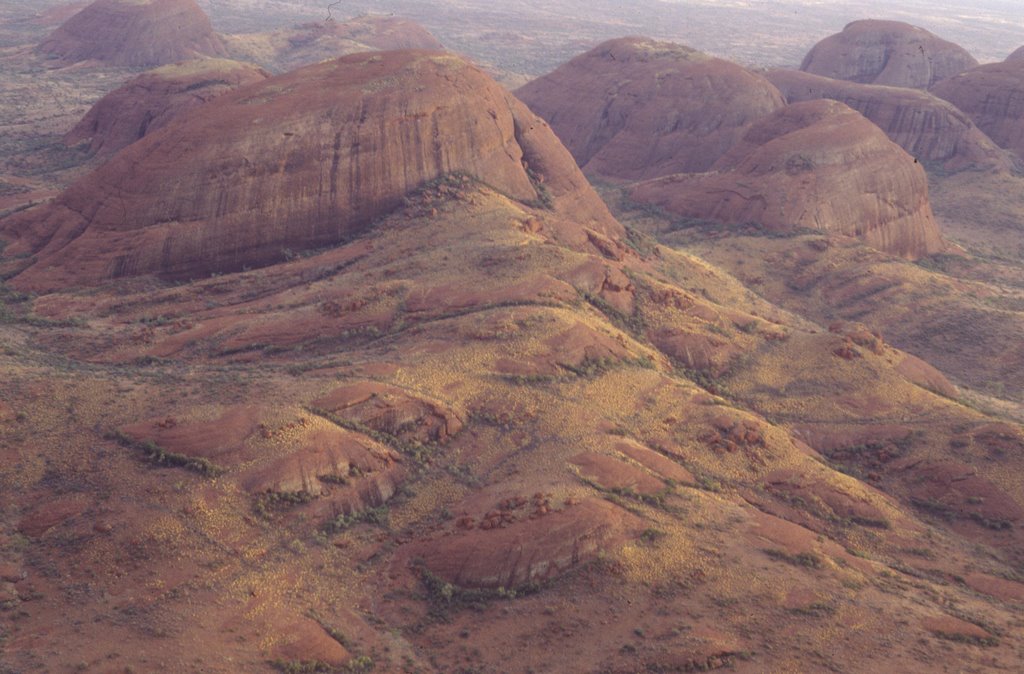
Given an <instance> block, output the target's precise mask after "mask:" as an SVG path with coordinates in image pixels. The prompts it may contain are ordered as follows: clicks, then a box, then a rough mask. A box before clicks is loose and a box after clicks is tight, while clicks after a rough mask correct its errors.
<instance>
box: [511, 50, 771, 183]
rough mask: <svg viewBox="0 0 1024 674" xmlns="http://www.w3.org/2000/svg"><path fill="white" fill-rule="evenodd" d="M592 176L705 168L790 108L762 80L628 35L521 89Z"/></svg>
mask: <svg viewBox="0 0 1024 674" xmlns="http://www.w3.org/2000/svg"><path fill="white" fill-rule="evenodd" d="M516 95H517V96H519V97H520V98H521V99H522V100H523V101H524V102H525V103H526V104H527V105H529V106H530V109H531V110H533V111H534V112H536V113H537V114H539V115H540V116H541V117H543V118H544V119H546V120H548V122H549V123H550V124H551V128H552V129H554V131H555V133H556V134H558V137H559V138H560V139H561V140H562V142H563V143H565V145H566V147H567V148H569V151H570V152H572V154H573V156H574V157H575V158H576V161H577V162H578V163H579V165H580V166H582V167H583V170H584V171H585V172H587V173H588V174H594V175H600V176H606V177H613V178H622V179H626V180H642V179H647V178H654V177H658V176H663V175H668V174H671V173H686V172H694V171H704V170H707V169H708V168H710V167H711V165H712V164H714V162H715V161H716V160H717V159H718V158H719V157H720V156H722V155H723V154H724V153H725V152H726V151H727V150H728V149H729V148H730V147H731V146H732V145H733V143H734V142H735V141H736V140H738V139H739V138H740V137H741V136H742V135H743V132H744V131H745V130H746V129H747V127H748V126H749V125H750V124H751V123H753V122H754V121H755V120H757V119H759V118H761V117H763V116H764V115H767V114H769V113H771V112H774V111H776V110H778V109H780V108H781V107H782V106H783V105H784V101H783V99H782V96H781V94H779V92H778V91H777V90H776V89H775V87H774V86H772V84H771V83H770V82H768V81H767V80H765V79H764V78H763V77H761V76H760V75H755V74H754V73H751V72H749V71H747V70H745V69H743V68H742V67H740V66H738V65H736V64H734V63H730V62H729V61H724V60H722V59H717V58H712V57H710V56H708V55H706V54H703V53H701V52H699V51H695V50H693V49H690V48H689V47H684V46H682V45H677V44H672V43H669V42H655V41H653V40H649V39H645V38H635V37H631V38H622V39H618V40H611V41H609V42H605V43H603V44H601V45H599V46H598V47H596V48H594V49H593V50H591V51H589V52H587V53H585V54H582V55H580V56H577V57H576V58H574V59H572V60H571V61H569V62H568V63H566V64H564V65H562V66H561V67H559V68H557V69H556V70H555V71H554V72H551V73H549V74H548V75H545V76H543V77H540V78H538V79H536V80H534V81H533V82H530V83H528V84H527V85H525V86H524V87H522V88H520V89H518V90H517V91H516Z"/></svg>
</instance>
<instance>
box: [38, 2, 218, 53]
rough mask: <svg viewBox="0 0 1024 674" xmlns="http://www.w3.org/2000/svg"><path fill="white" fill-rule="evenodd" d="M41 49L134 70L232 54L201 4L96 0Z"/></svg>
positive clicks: (69, 20) (62, 27)
mask: <svg viewBox="0 0 1024 674" xmlns="http://www.w3.org/2000/svg"><path fill="white" fill-rule="evenodd" d="M37 49H38V51H39V52H40V53H42V54H47V55H49V56H52V57H54V58H57V59H59V60H60V61H61V62H63V63H67V64H70V63H77V62H79V61H87V60H96V61H102V62H104V63H109V64H111V65H118V66H128V67H133V68H150V67H153V66H159V65H165V64H168V63H175V62H177V61H185V60H187V59H193V58H197V57H202V56H225V55H226V52H225V50H224V44H223V42H222V41H221V39H220V37H219V36H218V35H217V34H216V33H214V32H213V27H212V26H211V25H210V19H209V18H208V17H207V16H206V14H205V13H204V12H203V10H202V9H200V7H199V5H197V4H196V3H195V0H96V2H94V3H92V4H91V5H89V6H88V7H86V8H85V9H83V10H82V11H81V12H78V13H77V14H75V15H73V16H72V17H71V18H69V19H68V20H67V21H66V22H64V23H63V24H61V26H60V27H59V28H57V30H55V31H54V32H53V33H52V34H51V35H50V37H48V38H47V39H46V40H44V41H43V42H42V43H40V45H39V47H38V48H37Z"/></svg>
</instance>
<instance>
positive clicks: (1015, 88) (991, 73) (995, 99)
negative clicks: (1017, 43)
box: [932, 59, 1024, 157]
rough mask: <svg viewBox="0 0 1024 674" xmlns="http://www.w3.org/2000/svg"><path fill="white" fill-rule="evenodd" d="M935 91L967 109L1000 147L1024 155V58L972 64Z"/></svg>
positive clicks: (969, 114)
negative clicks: (972, 65)
mask: <svg viewBox="0 0 1024 674" xmlns="http://www.w3.org/2000/svg"><path fill="white" fill-rule="evenodd" d="M932 93H933V94H935V95H936V96H938V97H939V98H942V99H945V100H947V101H949V102H950V103H952V104H953V105H955V106H956V107H958V108H959V109H961V110H963V111H964V112H965V113H967V115H968V116H969V117H970V118H971V120H972V121H973V122H974V123H975V124H977V125H978V128H979V129H981V130H982V131H984V132H985V133H986V134H988V136H989V138H991V139H992V140H994V141H995V142H996V143H998V144H999V146H1000V147H1003V148H1006V149H1007V150H1012V151H1013V152H1015V153H1016V154H1017V156H1019V157H1024V59H1014V60H1006V61H1004V62H1002V63H986V64H985V65H983V66H978V67H977V68H971V69H970V70H968V71H966V72H962V73H960V74H959V75H956V76H955V77H951V78H949V79H948V80H945V81H943V82H940V83H939V84H937V85H935V87H933V88H932Z"/></svg>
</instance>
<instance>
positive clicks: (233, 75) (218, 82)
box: [64, 59, 269, 157]
mask: <svg viewBox="0 0 1024 674" xmlns="http://www.w3.org/2000/svg"><path fill="white" fill-rule="evenodd" d="M267 77H269V75H268V74H267V73H266V72H265V71H264V70H262V69H261V68H258V67H257V66H254V65H251V64H249V63H240V62H238V61H229V60H226V59H193V60H191V61H185V62H183V63H176V64H172V65H167V66H161V67H159V68H155V69H153V70H150V71H148V72H145V73H143V74H141V75H139V76H138V77H136V78H134V79H132V80H130V81H129V82H128V83H127V84H125V85H124V86H122V87H119V88H117V89H115V90H114V91H112V92H110V93H109V94H107V95H106V96H104V97H103V98H101V99H100V100H99V101H97V102H96V104H95V105H93V106H92V108H91V109H90V110H89V112H87V113H86V115H85V117H83V118H82V121H80V122H79V123H78V124H76V125H75V127H74V128H73V129H71V131H69V132H68V133H67V135H65V136H64V142H65V143H67V144H68V145H76V144H78V143H86V142H87V143H88V144H89V152H90V153H91V154H94V155H97V156H100V157H108V156H110V155H112V154H114V153H115V152H117V151H118V150H120V149H121V148H123V147H126V146H128V145H131V144H132V143H134V142H135V141H137V140H139V139H140V138H142V137H143V136H145V135H147V134H150V133H153V132H154V131H156V130H157V129H160V128H163V127H164V126H166V125H167V124H168V122H170V121H171V120H172V119H174V118H175V117H177V116H178V115H180V114H181V113H183V112H185V111H186V110H191V109H192V108H194V107H197V106H199V105H202V104H203V103H206V102H207V101H210V100H211V99H213V98H216V97H217V96H219V95H221V94H223V93H226V92H228V91H231V90H232V89H235V88H237V87H239V86H241V85H243V84H248V83H250V82H258V81H260V80H262V79H265V78H267Z"/></svg>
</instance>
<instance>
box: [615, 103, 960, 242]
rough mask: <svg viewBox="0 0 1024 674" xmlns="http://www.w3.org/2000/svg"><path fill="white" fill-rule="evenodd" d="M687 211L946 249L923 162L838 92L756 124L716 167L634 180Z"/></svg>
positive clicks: (650, 195)
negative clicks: (842, 99) (837, 98)
mask: <svg viewBox="0 0 1024 674" xmlns="http://www.w3.org/2000/svg"><path fill="white" fill-rule="evenodd" d="M633 197H634V198H635V199H637V200H639V201H646V202H650V203H654V204H657V205H658V206H661V207H663V208H666V209H667V210H669V211H672V212H674V213H678V214H679V215H683V216H686V217H693V218H706V219H711V220H717V221H721V222H725V223H735V224H740V223H746V222H754V223H759V224H761V225H762V226H764V227H766V228H768V229H772V230H777V231H785V230H791V229H795V228H800V227H808V228H812V229H819V230H825V231H829V232H834V233H837V234H845V235H848V236H855V237H858V238H860V239H861V240H863V241H864V242H865V243H867V244H868V245H871V246H873V247H875V248H878V249H880V250H884V251H886V252H889V253H892V254H894V255H899V256H902V257H906V258H916V257H919V256H922V255H928V254H931V253H935V252H938V251H940V250H942V249H943V243H942V239H941V237H940V235H939V230H938V226H937V225H936V223H935V219H934V217H933V215H932V212H931V207H930V206H929V204H928V182H927V178H926V177H925V173H924V169H923V168H921V165H920V164H916V163H915V162H914V159H913V158H912V157H911V156H910V155H908V154H907V153H906V152H904V151H903V150H902V149H900V147H899V146H897V145H896V144H894V143H893V142H891V141H890V140H889V139H888V138H886V136H885V134H884V133H883V132H882V131H881V130H880V129H879V128H878V127H877V126H875V125H874V124H872V123H871V122H869V121H868V120H867V119H865V118H864V117H863V116H861V115H860V114H859V113H857V112H856V111H854V110H852V109H850V108H849V107H847V106H846V105H844V104H842V103H839V102H837V101H830V100H818V101H807V102H804V103H796V104H793V105H790V106H788V107H787V108H785V109H784V110H782V111H780V112H777V113H775V114H773V115H771V116H769V117H767V118H765V119H764V120H762V121H761V122H758V123H757V124H755V125H754V126H753V127H751V129H750V130H749V131H748V132H747V133H746V135H744V137H743V139H742V140H741V141H740V142H739V143H737V145H736V146H735V147H734V148H733V149H732V150H731V151H730V152H729V153H728V154H727V155H725V156H724V157H722V159H720V160H719V161H718V162H716V164H715V167H714V171H712V172H710V173H705V174H700V175H690V176H686V175H679V176H669V177H666V178H662V179H659V180H654V181H650V182H647V183H642V184H640V185H638V186H637V187H635V188H634V189H633Z"/></svg>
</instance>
